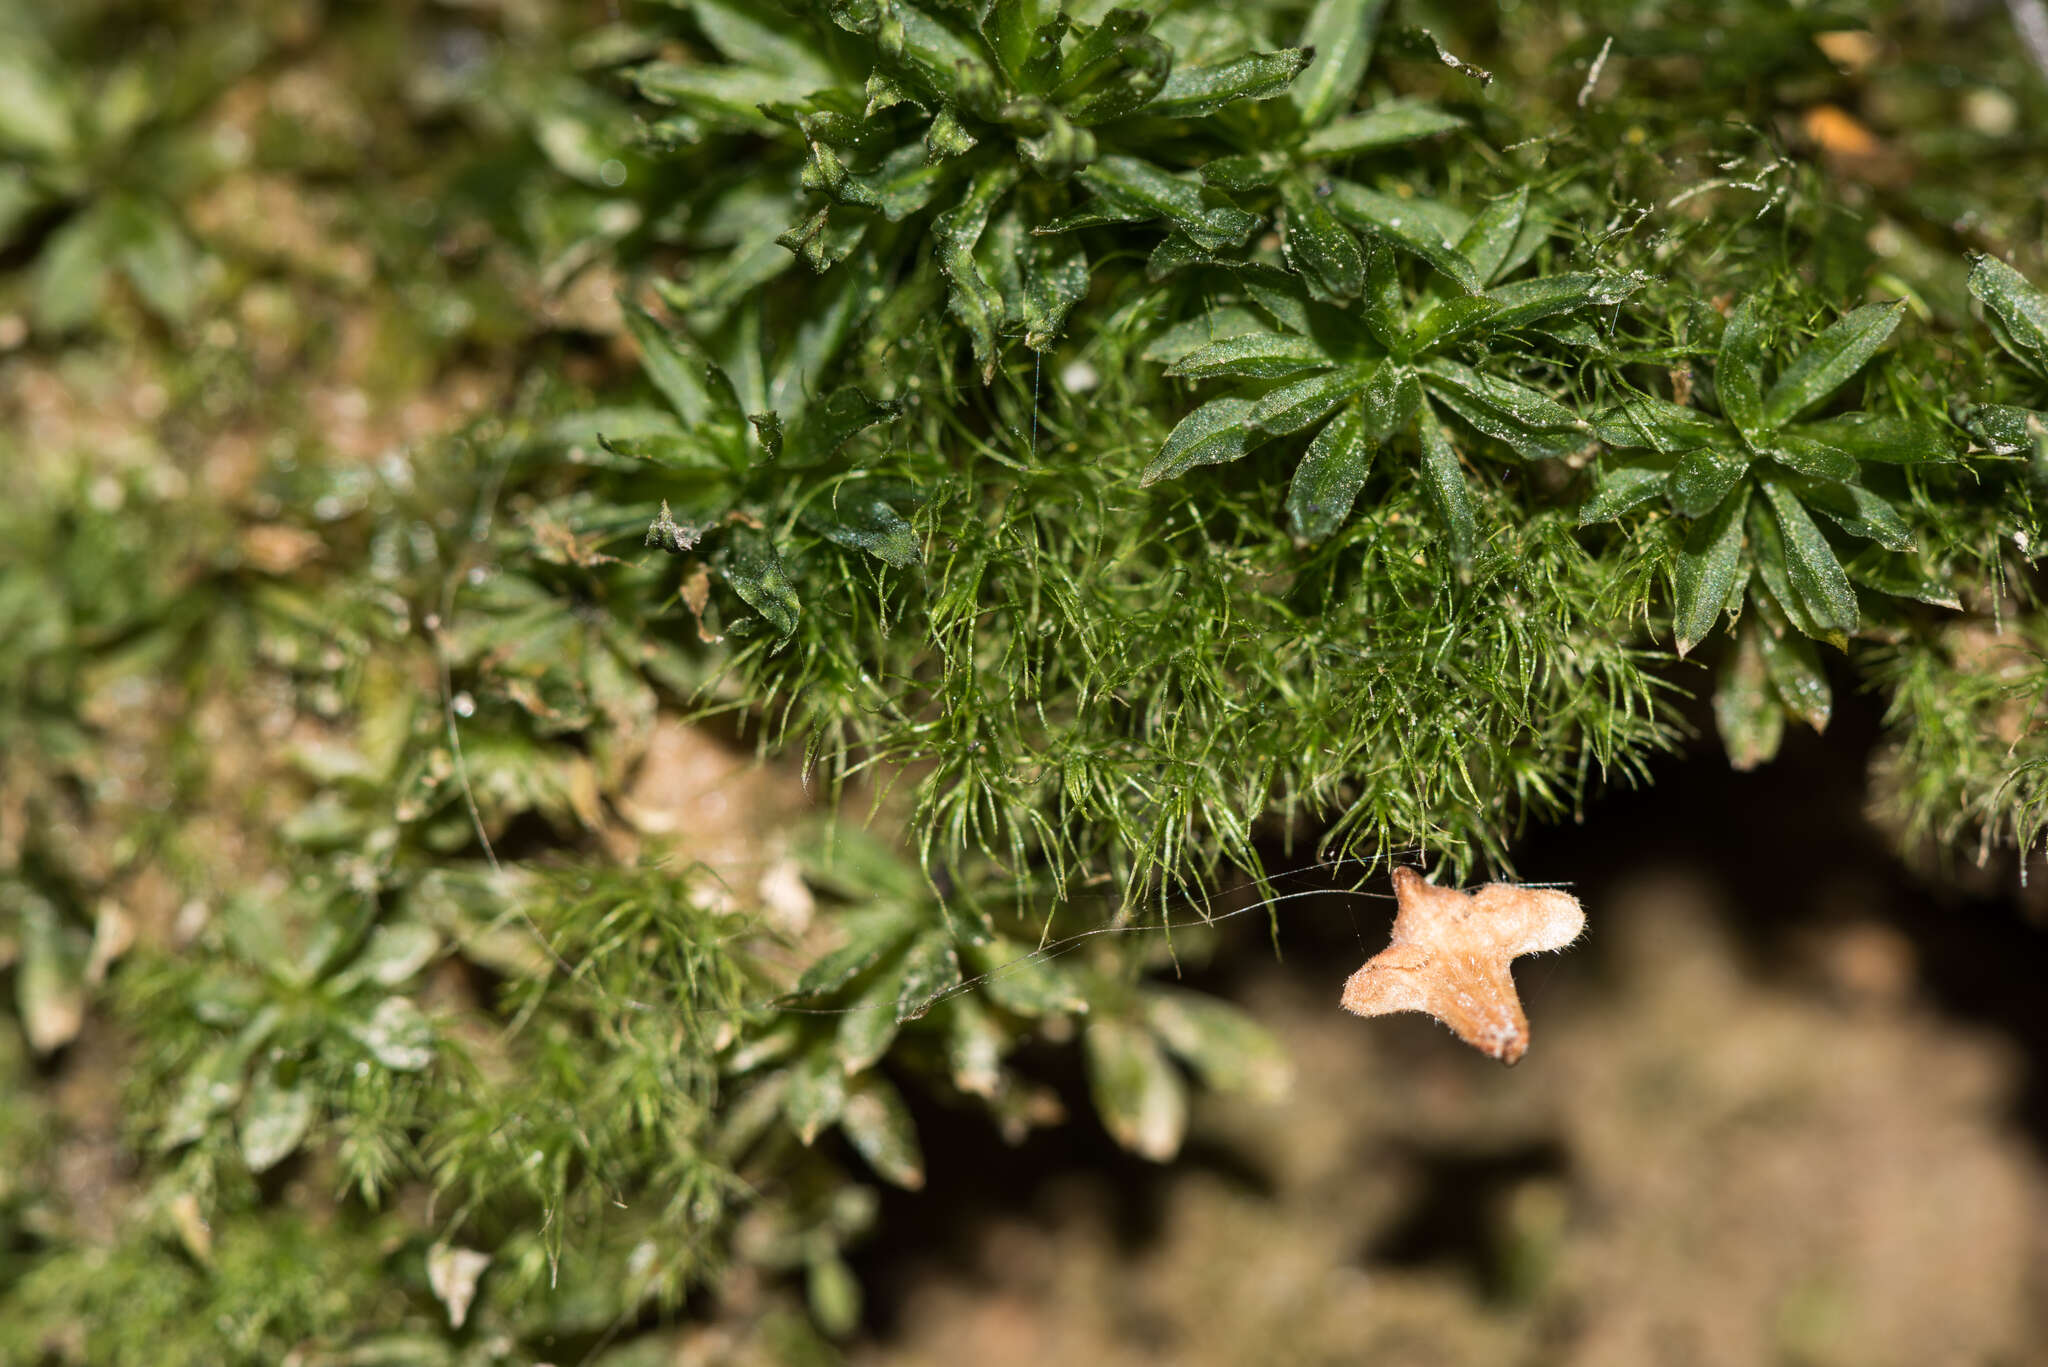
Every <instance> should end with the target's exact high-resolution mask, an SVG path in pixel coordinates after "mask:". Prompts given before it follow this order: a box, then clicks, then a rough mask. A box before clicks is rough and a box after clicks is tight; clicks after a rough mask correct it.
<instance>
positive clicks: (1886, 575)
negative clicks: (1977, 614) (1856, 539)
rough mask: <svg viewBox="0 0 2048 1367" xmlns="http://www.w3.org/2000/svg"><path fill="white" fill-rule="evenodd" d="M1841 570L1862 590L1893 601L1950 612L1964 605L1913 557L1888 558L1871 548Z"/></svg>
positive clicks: (1948, 586) (1957, 610)
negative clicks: (1887, 597)
mask: <svg viewBox="0 0 2048 1367" xmlns="http://www.w3.org/2000/svg"><path fill="white" fill-rule="evenodd" d="M1842 568H1843V569H1844V570H1846V571H1847V572H1848V575H1849V578H1850V579H1851V580H1853V581H1854V582H1856V583H1858V584H1861V585H1862V586H1863V587H1864V588H1867V589H1875V590H1876V591H1877V592H1879V593H1884V594H1889V595H1891V596H1892V597H1894V598H1910V599H1913V600H1915V601H1916V602H1921V603H1928V604H1931V605H1932V606H1934V607H1938V608H1947V609H1949V610H1950V611H1952V612H1959V611H1961V610H1962V606H1963V602H1962V599H1961V598H1959V597H1957V596H1956V591H1955V589H1954V588H1953V587H1951V586H1950V585H1948V584H1945V583H1943V582H1942V581H1941V580H1939V579H1936V578H1935V577H1934V576H1933V575H1931V574H1929V573H1928V572H1927V570H1926V568H1925V567H1924V566H1923V565H1922V564H1921V563H1920V561H1919V560H1918V559H1917V558H1916V557H1914V556H1910V555H1890V554H1887V553H1885V552H1883V551H1880V550H1878V549H1877V548H1876V547H1870V548H1867V549H1866V550H1865V551H1864V552H1863V553H1862V554H1861V555H1858V556H1856V557H1855V558H1853V559H1851V560H1850V561H1849V562H1848V563H1847V564H1845V565H1843V566H1842Z"/></svg>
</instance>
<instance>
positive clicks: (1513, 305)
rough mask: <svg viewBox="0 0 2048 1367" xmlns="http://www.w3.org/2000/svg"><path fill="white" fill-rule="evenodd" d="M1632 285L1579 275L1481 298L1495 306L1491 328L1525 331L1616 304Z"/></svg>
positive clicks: (1496, 290) (1517, 285) (1521, 284)
mask: <svg viewBox="0 0 2048 1367" xmlns="http://www.w3.org/2000/svg"><path fill="white" fill-rule="evenodd" d="M1632 284H1633V282H1631V281H1629V280H1628V279H1627V278H1625V277H1619V276H1611V275H1593V274H1591V273H1589V272H1583V271H1582V272H1576V273H1573V274H1570V275H1542V276H1538V277H1536V278H1535V279H1533V280H1517V281H1515V282H1514V283H1513V284H1511V285H1496V286H1494V287H1493V288H1492V289H1490V290H1488V291H1487V292H1486V293H1485V294H1484V295H1483V296H1481V297H1482V298H1485V299H1489V300H1491V301H1493V303H1494V304H1495V305H1496V307H1497V312H1496V313H1495V314H1494V316H1493V321H1492V326H1493V327H1494V328H1495V329H1496V330H1499V329H1505V328H1518V327H1524V326H1526V325H1528V324H1530V323H1533V322H1536V321H1537V320H1539V319H1542V318H1552V317H1555V316H1556V315H1558V314H1560V313H1570V312H1571V311H1572V310H1574V309H1582V308H1588V307H1592V306H1606V305H1610V304H1615V303H1619V302H1620V301H1621V300H1622V299H1624V298H1626V297H1627V296H1628V295H1629V294H1630V293H1631V292H1632V288H1631V287H1632Z"/></svg>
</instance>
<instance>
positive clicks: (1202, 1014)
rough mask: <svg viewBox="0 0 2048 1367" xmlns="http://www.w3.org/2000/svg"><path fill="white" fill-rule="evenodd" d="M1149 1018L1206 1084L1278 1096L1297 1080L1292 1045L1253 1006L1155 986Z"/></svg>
mask: <svg viewBox="0 0 2048 1367" xmlns="http://www.w3.org/2000/svg"><path fill="white" fill-rule="evenodd" d="M1145 1023H1146V1024H1147V1025H1149V1026H1151V1027H1152V1033H1153V1034H1154V1035H1156V1036H1158V1037H1159V1040H1160V1042H1161V1043H1162V1044H1164V1045H1165V1046H1166V1047H1167V1048H1168V1049H1170V1050H1172V1051H1173V1054H1174V1056H1175V1057H1176V1058H1178V1059H1180V1061H1181V1062H1183V1063H1185V1064H1187V1065H1188V1067H1190V1068H1192V1069H1193V1070H1194V1072H1195V1075H1196V1076H1197V1077H1199V1078H1200V1079H1201V1080H1202V1082H1203V1083H1204V1085H1206V1086H1209V1087H1212V1088H1214V1089H1215V1090H1217V1091H1219V1092H1241V1093H1244V1094H1247V1095H1249V1096H1252V1097H1255V1098H1257V1099H1259V1100H1261V1101H1277V1100H1279V1099H1280V1098H1281V1097H1283V1096H1285V1095H1286V1094H1287V1090H1288V1088H1289V1087H1290V1086H1291V1085H1292V1083H1293V1080H1294V1066H1293V1064H1292V1063H1290V1062H1289V1061H1288V1058H1287V1051H1286V1050H1285V1049H1284V1048H1282V1047H1281V1044H1280V1041H1279V1040H1277V1039H1275V1038H1274V1037H1273V1035H1272V1034H1271V1033H1270V1032H1269V1031H1267V1029H1266V1028H1265V1027H1264V1026H1262V1025H1260V1024H1259V1023H1258V1021H1257V1020H1255V1019H1254V1018H1253V1017H1252V1016H1251V1015H1250V1014H1249V1013H1248V1012H1246V1011H1245V1010H1243V1009H1242V1008H1241V1007H1237V1006H1233V1005H1231V1004H1230V1003H1229V1002H1226V1001H1223V1000H1221V999H1219V998H1216V997H1212V996H1209V995H1207V994H1206V993H1202V992H1189V991H1184V990H1180V989H1176V988H1153V989H1152V990H1151V991H1149V992H1147V993H1146V994H1145Z"/></svg>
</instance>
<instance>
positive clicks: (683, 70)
mask: <svg viewBox="0 0 2048 1367" xmlns="http://www.w3.org/2000/svg"><path fill="white" fill-rule="evenodd" d="M627 74H628V76H629V77H630V78H631V80H632V82H633V84H634V86H635V87H636V88H637V89H638V90H639V91H640V93H641V94H642V95H645V96H646V97H647V98H648V99H650V100H652V101H654V103H656V104H663V105H669V106H672V107H674V108H677V109H681V110H683V111H685V113H687V114H688V115H689V116H690V117H691V118H692V119H693V120H698V121H701V124H702V125H708V126H709V127H711V128H714V129H720V130H723V131H726V132H732V133H772V132H774V131H775V121H774V120H773V119H771V118H769V117H768V115H767V114H765V113H764V112H762V108H761V106H763V105H781V104H793V103H796V102H798V101H801V100H802V99H803V98H804V97H805V96H806V95H808V94H810V93H811V91H812V90H815V89H816V88H817V87H816V86H813V85H810V84H808V83H806V82H804V81H802V80H800V79H799V80H791V79H789V78H787V77H785V76H782V75H780V74H778V73H777V72H775V71H773V70H772V69H765V68H761V67H741V66H727V65H723V64H700V63H690V64H687V65H686V64H684V63H682V62H645V63H642V64H641V65H639V66H636V67H634V68H633V69H632V70H631V71H630V72H629V73H627Z"/></svg>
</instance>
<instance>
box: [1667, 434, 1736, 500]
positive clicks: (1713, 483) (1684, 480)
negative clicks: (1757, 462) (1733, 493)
mask: <svg viewBox="0 0 2048 1367" xmlns="http://www.w3.org/2000/svg"><path fill="white" fill-rule="evenodd" d="M1748 472H1749V460H1748V458H1747V457H1746V456H1744V455H1742V454H1740V453H1738V452H1732V451H1725V450H1716V449H1714V448H1712V447H1705V446H1703V447H1701V448H1700V449H1699V450H1697V451H1688V452H1686V453H1685V454H1684V455H1682V456H1680V457H1679V458H1678V463H1677V464H1676V465H1674V466H1672V468H1671V478H1670V481H1669V484H1668V492H1669V493H1670V497H1671V507H1672V510H1673V511H1674V512H1676V513H1678V514H1679V515H1680V516H1681V517H1705V516H1706V515H1707V514H1708V513H1710V512H1712V511H1713V510H1714V509H1715V508H1716V507H1717V506H1718V505H1719V504H1720V502H1721V500H1722V499H1724V498H1726V497H1728V491H1729V490H1731V489H1733V488H1734V487H1735V486H1736V484H1737V483H1739V482H1740V481H1741V479H1742V477H1743V476H1744V475H1745V474H1747V473H1748Z"/></svg>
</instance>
